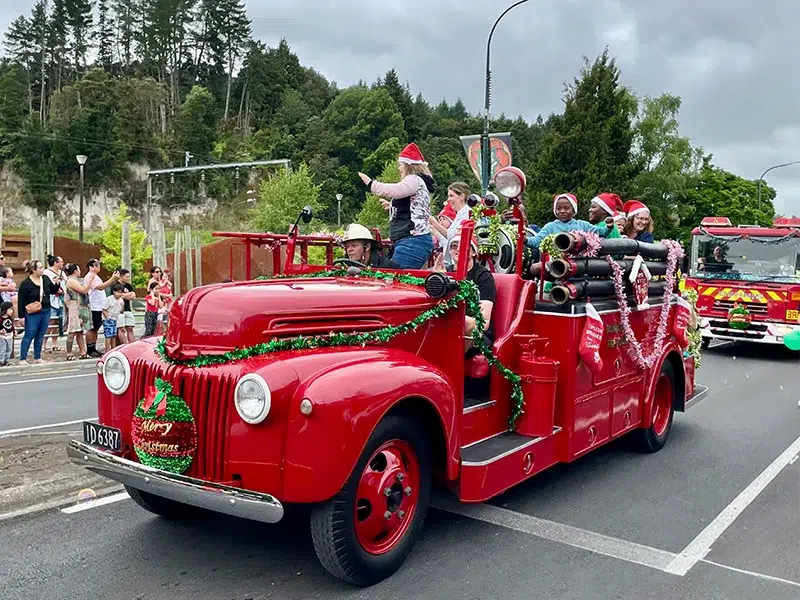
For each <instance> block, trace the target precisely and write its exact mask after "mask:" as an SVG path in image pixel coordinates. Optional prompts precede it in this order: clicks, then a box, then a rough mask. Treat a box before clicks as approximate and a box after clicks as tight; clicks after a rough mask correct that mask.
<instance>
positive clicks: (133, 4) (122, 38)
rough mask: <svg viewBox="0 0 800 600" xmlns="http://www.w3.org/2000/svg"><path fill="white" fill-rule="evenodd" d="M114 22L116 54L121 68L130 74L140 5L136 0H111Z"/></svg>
mask: <svg viewBox="0 0 800 600" xmlns="http://www.w3.org/2000/svg"><path fill="white" fill-rule="evenodd" d="M112 8H113V13H114V17H113V20H114V23H115V24H116V26H117V36H116V39H117V55H118V57H119V60H120V62H121V63H122V67H123V70H124V72H125V73H126V74H130V68H131V63H132V62H133V55H134V41H135V39H136V35H137V31H138V28H139V25H140V23H139V21H138V20H137V17H138V16H139V14H140V10H141V9H140V6H139V2H137V0H113V4H112Z"/></svg>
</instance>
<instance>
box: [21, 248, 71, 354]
mask: <svg viewBox="0 0 800 600" xmlns="http://www.w3.org/2000/svg"><path fill="white" fill-rule="evenodd" d="M25 272H26V273H27V274H28V277H27V278H26V279H25V281H23V282H22V283H21V284H20V286H19V304H18V307H17V308H18V309H19V316H20V317H21V318H23V319H25V336H24V337H23V338H22V346H21V348H20V351H19V359H20V363H23V362H27V363H29V364H33V363H41V362H43V361H42V344H43V342H44V336H45V334H46V333H47V326H48V324H49V323H50V294H55V293H56V292H58V290H59V289H60V283H61V281H60V280H59V279H56V281H51V280H50V278H49V277H48V276H47V275H45V274H44V265H43V264H42V262H41V261H39V260H31V261H26V263H25ZM31 343H33V360H32V361H29V360H28V350H29V349H30V347H31Z"/></svg>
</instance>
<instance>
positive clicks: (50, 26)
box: [47, 0, 69, 92]
mask: <svg viewBox="0 0 800 600" xmlns="http://www.w3.org/2000/svg"><path fill="white" fill-rule="evenodd" d="M66 2H67V0H53V9H52V11H51V12H50V19H49V21H48V23H47V52H48V54H49V55H50V91H51V92H54V91H56V90H60V89H61V88H62V87H63V80H64V75H65V71H66V69H68V68H69V58H68V56H67V50H68V47H67V5H66Z"/></svg>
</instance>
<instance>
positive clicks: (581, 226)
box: [525, 194, 614, 248]
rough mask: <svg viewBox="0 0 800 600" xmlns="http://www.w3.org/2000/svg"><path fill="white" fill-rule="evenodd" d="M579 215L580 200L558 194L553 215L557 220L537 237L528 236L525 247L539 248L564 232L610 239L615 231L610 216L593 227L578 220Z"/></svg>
mask: <svg viewBox="0 0 800 600" xmlns="http://www.w3.org/2000/svg"><path fill="white" fill-rule="evenodd" d="M577 213H578V199H577V198H576V197H575V195H574V194H557V195H556V196H555V197H554V198H553V214H555V216H556V220H555V221H550V222H549V223H547V224H546V225H545V226H544V227H542V228H541V229H540V230H539V232H538V233H537V234H536V235H531V236H528V238H527V239H526V240H525V245H526V246H527V247H528V248H538V247H539V244H541V243H542V240H543V239H544V238H546V237H547V236H549V235H553V234H554V233H562V232H564V231H591V232H593V233H596V234H597V235H599V236H600V237H603V238H604V237H608V234H609V233H610V232H611V231H612V230H613V229H614V221H613V220H612V219H611V217H610V216H609V217H608V218H607V219H606V220H605V222H603V223H600V224H598V225H592V224H591V223H589V221H580V220H578V219H576V218H575V215H576V214H577Z"/></svg>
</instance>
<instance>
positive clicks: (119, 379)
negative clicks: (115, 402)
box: [103, 352, 131, 396]
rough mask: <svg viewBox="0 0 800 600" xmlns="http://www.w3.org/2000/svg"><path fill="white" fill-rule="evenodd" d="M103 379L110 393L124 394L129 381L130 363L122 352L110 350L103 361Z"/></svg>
mask: <svg viewBox="0 0 800 600" xmlns="http://www.w3.org/2000/svg"><path fill="white" fill-rule="evenodd" d="M103 381H105V384H106V387H107V388H108V389H109V390H110V391H111V393H112V394H116V395H117V396H119V395H120V394H124V393H125V390H127V389H128V386H129V385H130V383H131V365H130V363H129V362H128V359H127V358H125V355H124V354H121V353H119V352H111V353H109V354H108V355H106V357H105V361H104V362H103Z"/></svg>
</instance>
